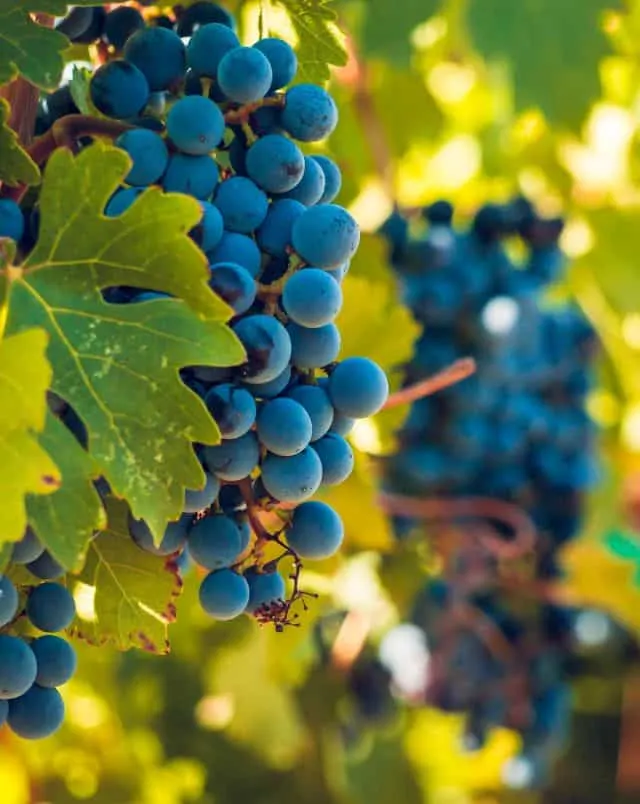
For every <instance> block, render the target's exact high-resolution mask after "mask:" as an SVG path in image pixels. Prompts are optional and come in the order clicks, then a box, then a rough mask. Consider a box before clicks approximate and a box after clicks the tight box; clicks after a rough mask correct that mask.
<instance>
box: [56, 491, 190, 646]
mask: <svg viewBox="0 0 640 804" xmlns="http://www.w3.org/2000/svg"><path fill="white" fill-rule="evenodd" d="M106 508H107V516H108V525H107V527H106V528H105V530H103V531H101V532H100V533H99V534H98V536H97V537H96V539H95V540H94V541H93V542H92V543H91V546H90V548H89V552H88V554H87V562H86V564H85V566H84V569H83V570H82V572H81V573H80V575H79V576H78V577H79V579H80V580H81V581H82V582H83V583H85V584H87V585H88V586H92V587H94V589H95V597H94V610H95V619H94V620H93V621H92V622H84V621H82V620H80V619H76V622H75V624H74V625H73V626H72V629H71V632H72V634H73V635H75V636H78V637H80V638H81V639H85V640H86V641H87V642H90V643H91V644H95V645H105V644H110V645H114V646H115V647H117V648H118V649H119V650H127V649H128V648H131V647H136V648H141V649H142V650H146V651H150V652H151V653H168V652H169V643H168V640H167V626H168V625H169V623H171V622H173V621H174V620H175V600H176V598H177V597H178V595H179V594H180V590H181V587H182V581H181V580H180V577H179V575H178V573H177V570H176V568H175V566H173V565H172V564H171V562H169V561H168V560H167V559H166V558H163V557H161V556H154V555H152V554H151V553H147V552H145V551H144V550H141V549H140V548H139V547H138V546H137V545H136V544H135V542H134V541H132V539H131V536H130V534H129V529H128V527H127V506H126V504H125V503H124V502H122V501H121V500H116V499H114V498H113V497H110V498H108V499H107V502H106Z"/></svg>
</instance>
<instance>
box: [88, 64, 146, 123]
mask: <svg viewBox="0 0 640 804" xmlns="http://www.w3.org/2000/svg"><path fill="white" fill-rule="evenodd" d="M149 93H150V89H149V83H148V82H147V79H146V77H145V76H144V74H143V73H142V72H141V71H140V70H139V69H138V68H137V67H136V66H135V64H130V63H129V62H128V61H123V60H122V59H114V60H113V61H109V62H107V63H106V64H103V65H102V66H101V67H98V69H97V70H96V71H95V73H94V74H93V77H92V78H91V83H90V84H89V94H90V95H91V101H92V103H93V105H94V106H95V107H96V109H98V111H99V112H102V114H105V115H107V117H118V118H120V119H126V118H128V117H135V116H136V115H138V114H140V112H141V111H142V110H143V109H144V107H145V106H146V105H147V103H148V102H149Z"/></svg>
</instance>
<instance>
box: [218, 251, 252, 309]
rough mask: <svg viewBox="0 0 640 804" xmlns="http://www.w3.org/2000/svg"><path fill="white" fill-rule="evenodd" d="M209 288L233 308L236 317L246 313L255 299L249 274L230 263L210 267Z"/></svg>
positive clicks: (240, 267)
mask: <svg viewBox="0 0 640 804" xmlns="http://www.w3.org/2000/svg"><path fill="white" fill-rule="evenodd" d="M209 287H210V288H211V290H213V291H215V292H216V293H217V294H218V296H220V298H221V299H224V301H226V302H227V304H228V305H229V307H232V308H233V311H234V313H235V314H236V315H242V314H243V313H246V312H247V310H248V309H249V308H250V307H251V305H252V304H253V302H254V301H255V298H256V283H255V281H254V280H253V278H252V277H251V274H250V273H249V272H248V271H245V269H244V268H243V267H242V266H241V265H234V264H233V263H232V262H219V263H217V264H216V265H212V266H211V274H210V275H209Z"/></svg>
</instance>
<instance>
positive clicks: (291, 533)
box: [286, 500, 344, 559]
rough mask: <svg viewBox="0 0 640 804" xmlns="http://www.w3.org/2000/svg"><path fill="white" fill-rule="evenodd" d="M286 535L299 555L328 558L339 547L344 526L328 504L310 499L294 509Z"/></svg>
mask: <svg viewBox="0 0 640 804" xmlns="http://www.w3.org/2000/svg"><path fill="white" fill-rule="evenodd" d="M286 535H287V542H288V543H289V546H290V547H291V549H292V550H295V552H296V553H297V554H298V556H299V557H300V558H311V559H320V558H329V557H330V556H332V555H334V554H335V553H337V551H338V550H339V549H340V545H341V544H342V540H343V539H344V526H343V524H342V520H341V519H340V517H339V516H338V514H337V513H336V512H335V511H334V510H333V508H331V506H330V505H327V504H326V503H324V502H319V501H317V500H312V501H311V502H304V503H302V504H301V505H299V506H298V507H297V508H296V509H295V511H294V512H293V514H292V516H291V521H290V523H289V525H288V527H287V532H286Z"/></svg>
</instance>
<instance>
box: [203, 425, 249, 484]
mask: <svg viewBox="0 0 640 804" xmlns="http://www.w3.org/2000/svg"><path fill="white" fill-rule="evenodd" d="M259 459H260V451H259V449H258V439H257V438H256V436H255V434H254V433H251V432H249V433H245V434H244V435H243V436H240V438H234V439H231V440H223V441H222V443H221V444H218V445H216V446H215V447H205V448H204V461H205V463H206V465H207V468H208V469H209V471H210V472H213V473H214V474H215V475H217V476H218V477H219V478H220V479H221V480H230V481H233V482H237V481H238V480H242V479H243V478H245V477H247V476H248V475H250V474H251V472H253V470H254V469H255V468H256V466H257V465H258V460H259Z"/></svg>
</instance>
